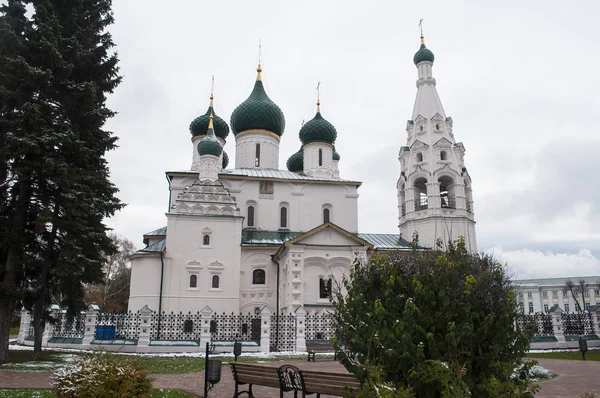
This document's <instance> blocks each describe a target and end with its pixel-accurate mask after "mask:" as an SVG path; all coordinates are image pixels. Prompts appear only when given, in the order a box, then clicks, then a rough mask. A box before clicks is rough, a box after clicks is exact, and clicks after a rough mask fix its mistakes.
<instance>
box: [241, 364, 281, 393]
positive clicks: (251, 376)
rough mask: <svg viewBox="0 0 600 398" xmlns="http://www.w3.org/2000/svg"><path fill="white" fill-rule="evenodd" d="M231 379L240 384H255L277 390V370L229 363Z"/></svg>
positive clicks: (269, 367) (268, 367)
mask: <svg viewBox="0 0 600 398" xmlns="http://www.w3.org/2000/svg"><path fill="white" fill-rule="evenodd" d="M231 373H232V374H233V379H234V380H235V381H237V382H238V383H240V384H245V383H249V384H256V385H260V386H267V387H276V388H279V375H278V374H277V368H274V367H272V366H262V365H255V364H249V363H231Z"/></svg>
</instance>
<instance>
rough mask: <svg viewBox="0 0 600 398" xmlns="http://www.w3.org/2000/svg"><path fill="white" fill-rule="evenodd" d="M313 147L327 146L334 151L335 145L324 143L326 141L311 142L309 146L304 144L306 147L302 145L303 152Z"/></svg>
mask: <svg viewBox="0 0 600 398" xmlns="http://www.w3.org/2000/svg"><path fill="white" fill-rule="evenodd" d="M311 145H325V146H328V147H331V149H332V150H333V144H330V143H329V142H324V141H312V142H309V143H308V144H304V145H302V150H304V148H306V147H309V146H311Z"/></svg>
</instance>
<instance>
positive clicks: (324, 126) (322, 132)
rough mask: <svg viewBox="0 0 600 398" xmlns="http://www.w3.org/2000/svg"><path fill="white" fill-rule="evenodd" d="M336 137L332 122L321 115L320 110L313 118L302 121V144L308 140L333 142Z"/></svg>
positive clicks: (308, 141)
mask: <svg viewBox="0 0 600 398" xmlns="http://www.w3.org/2000/svg"><path fill="white" fill-rule="evenodd" d="M336 138H337V131H336V130H335V127H333V124H331V123H329V122H328V121H327V120H325V119H324V118H323V116H321V112H317V114H316V115H315V117H314V118H312V119H311V120H309V121H308V122H306V123H304V126H302V128H301V129H300V141H302V143H303V144H308V143H310V142H327V143H329V144H333V143H334V142H335V139H336Z"/></svg>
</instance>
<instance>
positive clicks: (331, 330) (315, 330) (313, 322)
mask: <svg viewBox="0 0 600 398" xmlns="http://www.w3.org/2000/svg"><path fill="white" fill-rule="evenodd" d="M334 321H335V319H334V317H333V315H332V314H329V313H324V314H314V315H306V340H329V339H331V338H332V337H333V336H335V323H334Z"/></svg>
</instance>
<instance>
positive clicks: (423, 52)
mask: <svg viewBox="0 0 600 398" xmlns="http://www.w3.org/2000/svg"><path fill="white" fill-rule="evenodd" d="M434 59H435V56H434V55H433V53H432V52H431V50H430V49H428V48H427V47H425V40H424V38H423V36H422V35H421V48H419V51H417V52H416V53H415V56H414V58H413V62H414V63H415V65H419V63H421V62H423V61H429V62H433V60H434Z"/></svg>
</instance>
